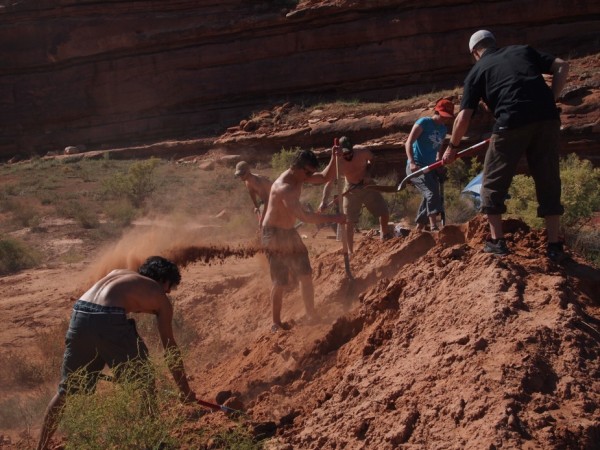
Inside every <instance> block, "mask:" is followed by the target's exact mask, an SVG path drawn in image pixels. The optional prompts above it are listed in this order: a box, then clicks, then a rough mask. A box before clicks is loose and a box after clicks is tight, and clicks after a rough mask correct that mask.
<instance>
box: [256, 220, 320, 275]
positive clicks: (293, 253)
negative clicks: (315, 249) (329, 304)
mask: <svg viewBox="0 0 600 450" xmlns="http://www.w3.org/2000/svg"><path fill="white" fill-rule="evenodd" d="M262 244H263V247H264V249H265V253H266V255H267V259H268V260H269V269H270V271H271V281H272V282H273V284H277V285H281V286H285V285H287V284H289V283H290V281H291V278H290V275H297V276H298V275H300V276H301V275H310V274H312V268H311V266H310V260H309V259H308V250H307V249H306V246H305V245H304V242H302V238H301V237H300V235H299V234H298V232H297V231H296V229H295V228H291V229H284V228H275V227H263V229H262Z"/></svg>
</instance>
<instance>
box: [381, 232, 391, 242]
mask: <svg viewBox="0 0 600 450" xmlns="http://www.w3.org/2000/svg"><path fill="white" fill-rule="evenodd" d="M380 235H381V240H382V241H387V240H389V239H391V238H393V237H394V235H393V234H392V233H384V234H381V233H380Z"/></svg>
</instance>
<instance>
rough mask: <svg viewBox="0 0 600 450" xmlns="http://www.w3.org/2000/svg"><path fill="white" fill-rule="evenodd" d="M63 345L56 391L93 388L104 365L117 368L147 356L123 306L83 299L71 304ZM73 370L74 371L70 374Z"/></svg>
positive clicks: (143, 359)
mask: <svg viewBox="0 0 600 450" xmlns="http://www.w3.org/2000/svg"><path fill="white" fill-rule="evenodd" d="M65 347H66V348H65V354H64V358H63V364H62V370H61V381H60V384H59V387H58V391H59V392H60V393H70V394H71V393H75V392H79V391H81V390H84V391H86V392H93V391H94V389H95V387H96V383H97V381H98V376H99V375H100V372H101V371H102V369H103V368H104V366H105V365H107V366H109V367H111V368H116V369H117V372H118V369H120V368H124V367H125V366H124V363H127V362H136V363H139V362H144V361H146V360H147V359H148V348H147V347H146V345H145V344H144V341H143V340H142V338H141V337H140V336H139V335H138V333H137V330H136V327H135V321H134V320H133V319H127V316H126V314H125V310H124V309H123V308H114V307H106V306H101V305H97V304H95V303H89V302H85V301H83V300H79V301H77V302H76V303H75V305H74V306H73V313H72V315H71V322H70V324H69V329H68V331H67V336H66V338H65ZM73 372H77V374H78V375H77V376H73V375H72V374H73ZM79 374H80V375H81V376H79ZM118 375H119V373H114V376H115V377H117V378H118Z"/></svg>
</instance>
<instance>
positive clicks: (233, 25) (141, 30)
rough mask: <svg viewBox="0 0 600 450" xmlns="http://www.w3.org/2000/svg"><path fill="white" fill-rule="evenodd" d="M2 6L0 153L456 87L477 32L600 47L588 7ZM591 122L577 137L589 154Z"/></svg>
mask: <svg viewBox="0 0 600 450" xmlns="http://www.w3.org/2000/svg"><path fill="white" fill-rule="evenodd" d="M3 3H4V6H3V7H2V6H0V42H1V43H2V44H1V45H2V56H3V57H2V58H0V101H1V106H2V108H1V112H0V114H1V117H2V125H3V126H2V127H1V128H0V157H1V158H2V159H7V158H8V157H10V156H12V155H15V154H24V155H29V154H45V153H46V152H48V151H53V150H62V149H64V148H65V146H67V145H80V146H85V148H87V149H88V150H97V149H106V148H115V147H132V146H135V145H141V144H149V143H153V142H159V141H164V140H175V141H178V140H189V139H198V138H206V137H209V136H216V135H219V134H221V133H223V132H224V131H225V130H226V128H228V127H230V126H232V125H237V123H238V122H239V120H240V119H242V118H244V117H248V116H249V115H250V114H251V113H252V112H253V111H258V110H260V109H262V108H270V107H272V105H273V104H277V103H278V102H284V101H291V102H295V103H296V104H302V103H304V104H308V103H313V102H316V101H323V100H329V99H336V98H346V99H361V100H377V101H381V100H391V99H396V98H404V97H410V96H412V95H415V94H417V93H422V92H431V91H433V90H437V89H440V88H448V87H450V88H451V87H455V86H459V85H460V84H461V82H462V79H463V78H464V76H465V74H466V72H467V71H468V68H469V67H470V64H471V62H470V61H469V55H468V52H467V51H466V43H467V41H468V37H469V35H470V34H471V33H472V32H473V31H474V30H476V29H479V28H482V27H485V28H489V29H492V30H493V31H494V33H496V35H497V36H498V37H499V38H501V39H502V42H501V44H503V45H504V44H512V43H523V42H526V43H531V44H532V45H535V46H536V47H537V48H541V49H544V50H547V51H551V52H553V53H554V54H556V55H558V56H561V57H563V58H570V57H571V56H577V55H585V54H590V53H596V52H598V50H599V43H598V37H597V30H598V29H599V28H600V3H598V2H594V1H591V0H590V1H577V2H564V1H533V0H512V1H509V0H498V1H485V2H471V1H464V0H438V1H430V2H416V1H403V0H395V1H393V0H379V1H377V0H376V1H368V2H366V1H350V0H346V1H341V0H340V1H301V2H295V1H285V0H278V1H249V0H219V1H212V0H204V1H202V2H198V1H192V0H187V1H186V0H177V1H174V0H173V1H168V2H166V1H125V0H123V1H119V0H115V1H104V2H97V1H86V0H77V1H75V0H36V1H33V0H24V1H22V2H18V3H17V2H14V3H10V2H3ZM595 88H597V86H596V87H595ZM592 128H594V127H593V124H592V125H590V127H589V129H587V128H585V127H584V132H583V135H582V136H580V137H581V138H582V139H583V142H588V141H590V142H592V144H591V145H592V146H593V145H596V146H598V130H597V128H598V127H597V126H596V127H595V128H596V131H593V130H592ZM578 133H580V134H581V130H579V131H578ZM315 136H317V138H319V136H318V135H315V134H313V135H312V139H313V144H314V145H316V146H318V145H325V143H327V144H328V143H329V135H328V134H327V133H325V134H324V135H323V136H322V139H323V142H314V139H315ZM583 147H585V148H588V149H589V145H588V144H585V145H583Z"/></svg>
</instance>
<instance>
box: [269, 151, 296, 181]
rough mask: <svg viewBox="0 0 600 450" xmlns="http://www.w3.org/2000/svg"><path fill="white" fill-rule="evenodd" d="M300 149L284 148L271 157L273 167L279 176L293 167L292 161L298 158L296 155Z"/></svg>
mask: <svg viewBox="0 0 600 450" xmlns="http://www.w3.org/2000/svg"><path fill="white" fill-rule="evenodd" d="M300 150H301V149H300V147H296V148H293V149H289V150H286V149H285V148H282V149H281V150H280V151H279V152H277V153H275V154H273V156H272V157H271V167H272V168H273V170H274V171H275V173H277V176H279V174H280V173H282V172H285V171H286V170H288V169H289V168H290V166H291V165H292V161H293V160H294V158H295V157H296V154H297V153H298V152H299V151H300Z"/></svg>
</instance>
